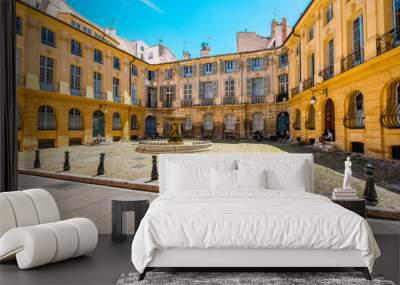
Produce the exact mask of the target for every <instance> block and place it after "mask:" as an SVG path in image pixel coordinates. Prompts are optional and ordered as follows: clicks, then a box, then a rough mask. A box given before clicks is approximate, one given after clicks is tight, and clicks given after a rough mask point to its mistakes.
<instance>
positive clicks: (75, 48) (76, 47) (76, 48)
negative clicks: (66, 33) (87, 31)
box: [71, 39, 82, 57]
mask: <svg viewBox="0 0 400 285" xmlns="http://www.w3.org/2000/svg"><path fill="white" fill-rule="evenodd" d="M71 54H73V55H76V56H80V57H82V44H81V43H80V42H78V41H77V40H74V39H71Z"/></svg>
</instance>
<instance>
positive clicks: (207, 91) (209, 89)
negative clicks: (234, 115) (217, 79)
mask: <svg viewBox="0 0 400 285" xmlns="http://www.w3.org/2000/svg"><path fill="white" fill-rule="evenodd" d="M203 84H204V85H203V90H204V91H203V92H204V99H210V98H214V82H212V81H207V82H204V83H203Z"/></svg>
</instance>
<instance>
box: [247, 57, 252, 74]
mask: <svg viewBox="0 0 400 285" xmlns="http://www.w3.org/2000/svg"><path fill="white" fill-rule="evenodd" d="M247 71H251V58H248V59H247Z"/></svg>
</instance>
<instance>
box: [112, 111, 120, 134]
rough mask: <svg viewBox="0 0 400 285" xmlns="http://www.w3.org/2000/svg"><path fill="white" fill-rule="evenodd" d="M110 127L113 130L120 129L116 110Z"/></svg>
mask: <svg viewBox="0 0 400 285" xmlns="http://www.w3.org/2000/svg"><path fill="white" fill-rule="evenodd" d="M112 129H113V131H117V130H122V123H121V116H120V115H119V113H117V112H115V113H114V114H113V120H112Z"/></svg>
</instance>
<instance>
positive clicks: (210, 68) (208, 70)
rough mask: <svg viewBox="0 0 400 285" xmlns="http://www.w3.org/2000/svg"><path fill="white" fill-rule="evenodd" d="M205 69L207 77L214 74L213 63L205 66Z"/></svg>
mask: <svg viewBox="0 0 400 285" xmlns="http://www.w3.org/2000/svg"><path fill="white" fill-rule="evenodd" d="M203 68H204V74H205V75H209V74H213V64H212V63H206V64H204V66H203Z"/></svg>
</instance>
